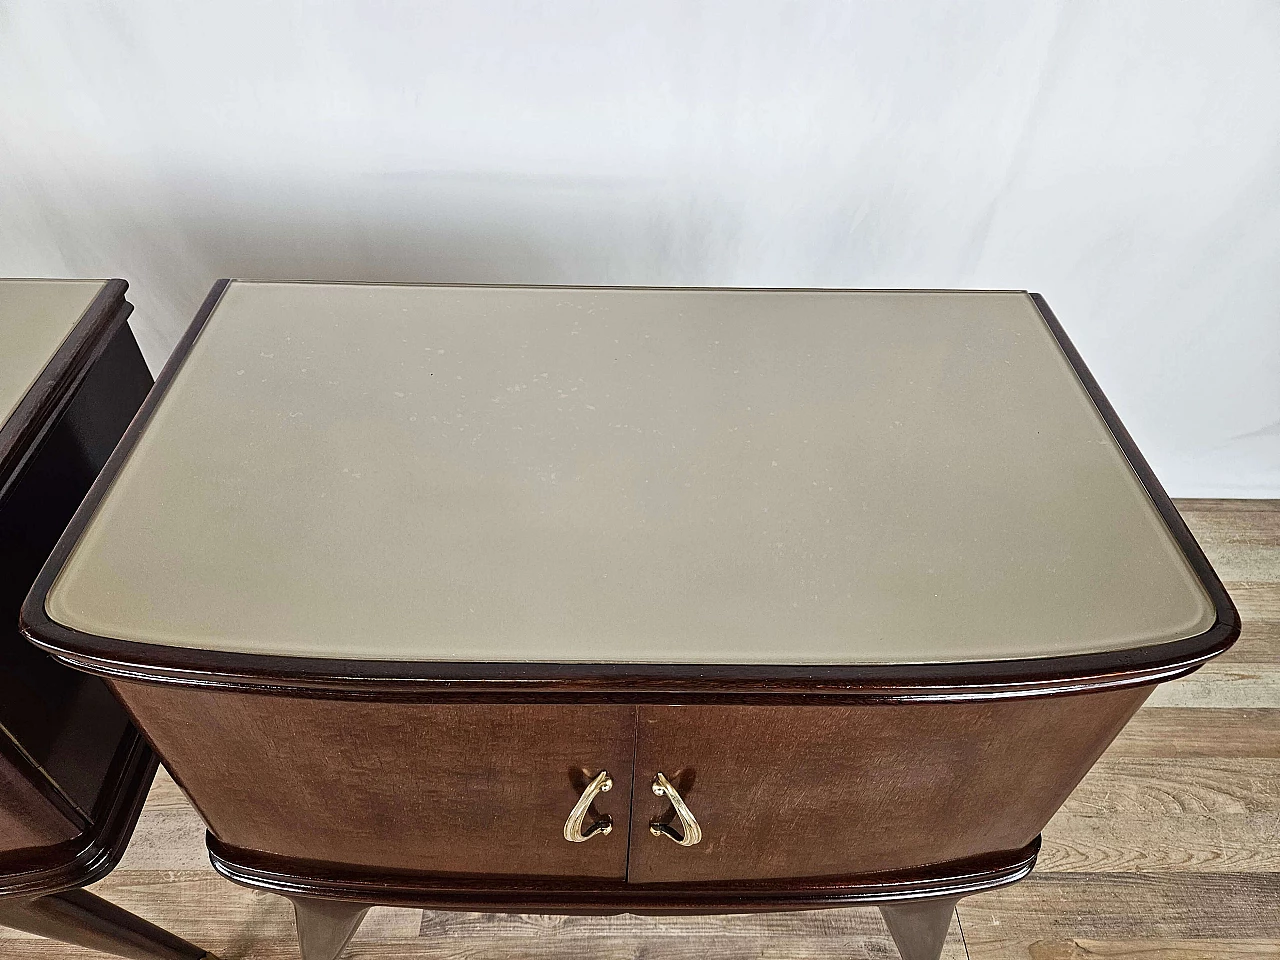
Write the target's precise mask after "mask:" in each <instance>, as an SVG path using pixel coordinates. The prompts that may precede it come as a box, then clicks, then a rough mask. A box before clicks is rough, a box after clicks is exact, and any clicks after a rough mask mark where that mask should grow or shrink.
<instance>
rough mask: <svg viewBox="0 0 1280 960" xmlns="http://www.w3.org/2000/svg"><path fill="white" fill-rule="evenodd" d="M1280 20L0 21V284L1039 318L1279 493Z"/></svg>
mask: <svg viewBox="0 0 1280 960" xmlns="http://www.w3.org/2000/svg"><path fill="white" fill-rule="evenodd" d="M1278 51H1280V4H1276V3H1274V2H1266V0H1263V2H1257V3H1249V2H1224V3H1208V2H1198V3H1178V4H1174V3H1169V2H1168V0H1152V2H1136V0H1127V2H1125V3H1122V4H1106V3H1081V2H1043V3H1027V2H1025V0H988V2H974V3H968V4H956V5H951V4H946V3H938V2H921V3H892V4H888V3H875V2H870V0H867V2H853V3H837V2H829V3H777V4H769V3H761V2H736V3H735V2H726V3H711V2H686V3H667V4H661V3H644V4H639V3H633V4H623V3H598V2H584V3H548V4H536V3H528V4H522V3H504V4H499V3H473V2H467V3H462V2H454V3H425V2H390V0H383V2H373V0H366V2H357V0H344V2H331V3H297V2H295V3H289V2H283V0H272V2H268V3H263V2H248V0H222V2H219V3H216V4H208V3H206V4H196V3H182V2H178V3H175V2H173V0H118V2H100V3H96V4H90V3H88V2H54V0H8V2H4V3H2V4H0V275H10V276H23V275H27V276H33V275H34V276H41V275H44V276H56V275H70V276H108V275H119V276H123V277H125V278H127V279H129V280H130V281H131V282H132V284H133V294H132V295H133V299H134V302H135V303H136V304H137V306H138V310H137V313H136V314H135V320H134V328H135V330H136V331H137V332H138V335H139V338H140V340H141V343H142V345H143V349H144V351H145V353H146V354H147V357H148V360H149V362H150V363H151V364H152V365H153V367H158V366H159V364H160V363H161V362H163V360H164V357H165V355H166V354H167V352H168V350H169V349H170V348H171V347H172V345H173V344H174V343H175V342H176V340H177V338H178V335H179V333H180V331H181V330H182V328H183V327H184V325H185V324H186V322H187V320H188V319H189V318H190V316H191V315H192V314H193V313H194V311H195V309H196V307H197V305H198V304H199V302H200V300H201V298H202V296H203V294H204V292H205V291H206V290H207V288H208V287H209V285H210V284H211V282H212V281H213V280H214V279H215V278H217V277H220V276H256V277H321V278H325V277H328V278H340V279H397V280H406V279H424V280H465V281H502V282H550V283H564V282H591V283H635V284H646V283H652V284H730V285H752V286H755V285H785V286H793V285H801V286H879V287H884V286H889V287H894V286H931V287H1015V288H1028V289H1034V290H1039V291H1041V292H1042V293H1044V294H1045V295H1046V296H1047V297H1048V299H1049V302H1050V303H1051V304H1052V305H1053V306H1054V308H1055V310H1056V312H1057V313H1058V315H1059V317H1060V318H1061V319H1062V321H1063V323H1064V325H1065V326H1066V327H1067V329H1068V331H1069V332H1070V333H1071V335H1072V337H1073V338H1074V339H1075V341H1076V343H1077V345H1078V346H1079V348H1080V350H1081V352H1082V353H1083V354H1084V356H1085V359H1086V360H1087V361H1088V362H1089V364H1090V365H1091V367H1092V368H1093V370H1094V372H1095V374H1096V375H1097V377H1098V379H1099V380H1100V381H1101V383H1102V385H1103V387H1104V389H1105V390H1106V391H1107V393H1108V394H1109V395H1110V397H1111V399H1112V401H1113V403H1114V404H1115V406H1116V407H1117V409H1118V410H1119V412H1120V415H1121V416H1122V418H1123V419H1124V420H1125V421H1126V423H1127V424H1128V426H1129V427H1130V429H1131V431H1132V433H1133V434H1134V436H1135V438H1136V439H1137V441H1138V443H1139V445H1140V446H1141V447H1142V448H1143V450H1144V451H1145V452H1146V453H1147V455H1148V458H1149V459H1150V460H1151V461H1152V463H1153V465H1154V466H1155V468H1156V471H1157V473H1158V474H1160V476H1161V477H1162V478H1163V479H1164V481H1165V483H1166V486H1167V487H1168V488H1169V490H1170V492H1171V493H1173V494H1174V495H1184V496H1194V495H1228V496H1229V495H1236V496H1242V495H1243V496H1251V495H1255V496H1280V53H1278Z"/></svg>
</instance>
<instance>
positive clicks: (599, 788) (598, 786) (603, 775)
mask: <svg viewBox="0 0 1280 960" xmlns="http://www.w3.org/2000/svg"><path fill="white" fill-rule="evenodd" d="M612 789H613V778H612V777H611V776H609V771H608V770H601V771H600V772H599V773H598V774H596V778H595V779H594V780H592V781H591V782H590V783H588V784H587V789H585V790H583V791H582V796H581V797H579V798H578V802H577V803H575V804H574V805H573V809H572V810H570V811H569V819H568V820H566V821H565V822H564V838H565V839H566V840H568V841H569V842H570V843H581V842H582V841H583V840H590V839H591V838H592V837H594V836H596V835H597V834H599V835H600V836H602V837H607V836H608V835H609V833H610V832H611V831H612V830H613V819H612V818H611V817H601V818H600V819H599V820H597V821H596V822H595V823H593V824H592V825H591V826H589V827H587V829H586V830H583V829H582V821H583V819H584V818H585V817H586V815H587V811H588V810H589V809H591V804H592V803H593V802H594V801H595V799H596V797H597V796H598V795H599V794H602V793H608V792H609V791H610V790H612Z"/></svg>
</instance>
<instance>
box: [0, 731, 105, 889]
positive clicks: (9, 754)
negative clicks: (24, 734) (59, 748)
mask: <svg viewBox="0 0 1280 960" xmlns="http://www.w3.org/2000/svg"><path fill="white" fill-rule="evenodd" d="M0 761H2V762H4V763H8V764H9V765H10V766H11V767H13V768H14V769H15V770H17V771H18V774H19V775H20V776H21V777H22V778H23V779H25V780H26V781H27V783H29V784H31V786H32V787H34V788H35V790H36V792H37V793H39V794H40V796H41V797H43V798H44V799H45V800H46V801H48V803H49V804H50V805H51V806H52V807H53V808H54V809H55V810H57V811H58V813H59V814H61V815H62V816H63V817H64V818H65V819H66V821H67V822H68V823H70V824H73V825H74V826H75V827H76V828H77V829H80V830H86V829H88V828H89V826H90V820H89V817H88V815H87V814H86V813H85V811H84V810H82V809H80V807H78V806H77V805H76V804H75V802H74V801H73V800H72V799H71V798H70V797H69V796H67V795H66V794H65V793H64V792H63V791H62V788H61V787H59V786H58V784H57V783H56V782H55V781H54V779H53V777H51V776H50V775H49V772H48V771H47V770H45V769H44V768H43V767H41V766H40V764H38V763H37V762H36V761H35V760H34V759H32V757H31V755H30V754H29V753H27V751H26V750H24V749H22V747H21V745H20V744H19V743H18V741H17V740H15V739H14V737H13V736H12V735H11V734H10V733H9V731H8V730H6V729H5V728H4V727H3V726H0ZM3 872H4V870H3V868H0V874H3Z"/></svg>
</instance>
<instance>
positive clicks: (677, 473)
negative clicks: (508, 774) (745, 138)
mask: <svg viewBox="0 0 1280 960" xmlns="http://www.w3.org/2000/svg"><path fill="white" fill-rule="evenodd" d="M47 609H48V613H49V614H50V616H51V617H52V618H53V619H54V620H56V621H57V622H59V623H62V624H64V625H67V626H70V627H73V628H76V629H79V630H81V631H86V632H90V633H94V634H97V635H101V636H109V637H116V638H120V639H125V640H137V641H145V642H149V643H156V644H164V645H168V646H172V647H186V648H199V649H204V650H219V651H241V652H249V653H261V654H280V655H294V656H312V657H337V658H356V659H373V660H386V659H395V660H444V661H535V662H536V661H543V662H546V661H585V662H619V661H620V662H680V663H708V664H710V663H740V664H747V663H756V664H775V663H776V664H873V663H914V662H955V661H972V660H988V659H1009V658H1022V657H1042V656H1051V655H1060V654H1068V653H1086V652H1099V651H1111V650H1118V649H1125V648H1132V647H1137V646H1145V645H1149V644H1154V643H1159V642H1162V641H1169V640H1175V639H1182V638H1185V637H1188V636H1193V635H1196V634H1198V633H1201V632H1203V631H1204V630H1206V629H1207V628H1208V627H1209V626H1210V625H1211V624H1212V623H1213V620H1214V611H1213V608H1212V606H1211V604H1210V601H1209V599H1208V597H1207V596H1206V594H1205V592H1204V590H1203V588H1202V587H1201V586H1200V584H1199V582H1198V580H1197V579H1196V578H1195V576H1194V574H1193V573H1192V571H1191V570H1190V569H1189V567H1188V565H1187V563H1186V561H1185V559H1184V558H1183V556H1182V554H1181V553H1180V551H1179V549H1178V547H1177V546H1176V544H1175V543H1174V541H1173V540H1172V538H1171V536H1170V534H1169V533H1168V531H1167V529H1166V527H1165V525H1164V523H1163V522H1162V520H1161V518H1160V517H1159V515H1158V513H1157V512H1156V510H1155V508H1154V507H1153V505H1152V503H1151V501H1150V500H1149V498H1148V497H1147V495H1146V493H1145V491H1144V490H1143V488H1142V487H1141V485H1140V484H1139V483H1138V481H1137V480H1136V478H1135V477H1134V475H1133V473H1132V471H1131V470H1130V467H1129V465H1128V463H1127V461H1126V460H1125V458H1124V456H1123V455H1122V454H1121V452H1120V451H1119V449H1118V448H1117V447H1116V445H1115V443H1114V441H1113V440H1112V438H1111V436H1110V434H1109V433H1108V431H1107V429H1106V427H1105V425H1104V423H1103V422H1102V420H1101V418H1100V417H1099V415H1098V413H1097V411H1096V410H1095V409H1094V407H1093V405H1092V403H1091V402H1090V400H1089V398H1088V396H1087V394H1086V393H1085V391H1084V389H1083V388H1082V386H1081V385H1080V383H1079V381H1078V380H1077V378H1076V376H1075V374H1074V372H1073V370H1072V369H1071V367H1070V365H1069V363H1068V362H1067V360H1066V359H1065V357H1064V356H1063V354H1062V352H1061V350H1060V348H1059V347H1058V345H1057V342H1056V340H1055V339H1054V338H1053V336H1052V334H1051V333H1050V331H1049V330H1048V328H1047V327H1046V326H1045V324H1044V322H1043V320H1042V319H1041V318H1040V316H1039V314H1038V312H1037V311H1036V309H1035V307H1034V304H1033V303H1032V301H1031V300H1030V298H1029V297H1028V296H1027V295H1025V294H1022V293H930V292H920V293H916V292H834V291H833V292H818V291H815V292H781V291H778V292H774V291H731V290H721V291H712V290H638V289H612V290H610V289H576V288H485V287H462V286H394V285H386V286H379V285H354V284H353V285H335V284H319V283H314V284H309V283H233V284H232V285H231V286H230V287H229V288H228V289H227V291H226V293H225V294H224V296H223V297H222V300H221V302H220V303H219V304H218V306H217V308H216V310H215V311H214V313H213V315H212V317H211V318H210V319H209V321H208V324H207V325H206V327H205V328H204V330H203V332H202V333H201V334H200V337H199V339H198V340H197V341H196V344H195V346H194V348H193V349H192V351H191V353H190V355H189V356H188V358H187V360H186V362H185V364H184V365H183V367H182V369H181V371H180V372H179V373H178V375H177V377H176V378H175V380H174V381H173V383H172V385H171V387H170V389H169V391H168V393H167V394H166V396H165V398H164V400H163V402H162V403H161V404H160V405H159V407H158V408H157V410H156V412H155V416H154V418H153V419H152V421H151V422H150V424H149V425H148V427H147V429H146V431H145V433H144V434H143V435H142V437H141V439H140V441H139V443H138V445H137V447H136V448H135V449H134V451H133V452H132V454H131V456H130V458H129V460H128V461H127V462H126V464H125V466H124V467H123V469H122V470H121V472H120V474H119V476H118V478H117V479H116V480H115V483H114V485H113V486H112V488H111V489H110V491H109V492H108V494H107V496H106V498H105V499H104V501H103V502H102V504H101V505H100V508H99V510H98V512H97V514H96V516H95V517H94V518H93V520H92V521H91V523H90V524H89V526H88V528H87V529H86V531H85V533H84V535H83V537H82V538H81V540H80V542H79V544H78V545H77V547H76V548H75V550H74V552H73V554H72V555H71V557H70V558H69V561H68V563H67V564H66V566H65V568H64V569H63V571H62V573H61V575H60V576H59V578H58V579H57V581H56V583H55V584H54V586H53V589H52V591H51V592H50V594H49V597H48V601H47Z"/></svg>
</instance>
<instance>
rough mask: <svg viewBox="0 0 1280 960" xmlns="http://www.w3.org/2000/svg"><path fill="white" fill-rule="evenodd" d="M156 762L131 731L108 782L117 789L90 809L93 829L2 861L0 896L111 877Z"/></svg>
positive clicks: (48, 890) (50, 890) (57, 888)
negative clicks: (72, 838)
mask: <svg viewBox="0 0 1280 960" xmlns="http://www.w3.org/2000/svg"><path fill="white" fill-rule="evenodd" d="M159 763H160V761H159V759H158V758H157V757H156V755H155V754H154V753H153V752H152V750H151V748H150V747H149V746H147V743H146V741H145V740H143V739H142V736H141V735H140V734H139V733H138V732H137V730H136V729H135V730H131V733H130V735H129V736H128V737H127V738H126V739H125V740H123V741H122V742H121V746H120V748H119V750H118V751H117V754H116V760H115V762H114V763H113V764H112V769H111V773H110V774H109V775H108V777H107V780H108V782H110V783H114V784H115V787H114V789H111V790H109V791H107V793H106V794H105V795H104V796H103V797H101V798H100V799H99V801H98V804H97V806H96V808H95V810H94V817H93V822H94V826H93V827H92V828H91V829H90V830H88V831H86V832H85V833H83V834H81V835H80V836H79V837H76V838H75V839H74V840H71V841H68V842H67V843H60V844H57V845H55V846H52V847H40V848H35V849H34V850H32V851H31V852H30V853H29V854H27V855H24V856H23V857H21V858H11V857H5V858H3V859H0V897H11V896H12V897H32V896H44V895H46V894H50V893H57V892H58V891H60V890H67V889H70V888H72V887H83V886H86V885H87V884H90V883H94V882H95V881H97V880H101V879H102V878H103V877H105V876H106V875H107V874H108V873H110V872H111V870H112V869H113V868H114V867H115V865H116V864H117V863H119V862H120V858H121V857H122V856H124V850H125V847H126V846H127V845H128V843H129V838H130V837H131V836H132V835H133V828H134V827H135V826H136V825H137V822H138V817H139V816H140V815H141V813H142V805H143V804H144V803H145V802H146V799H147V790H148V789H149V788H150V786H151V780H152V778H153V777H154V776H155V773H156V768H157V767H158V766H159Z"/></svg>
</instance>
